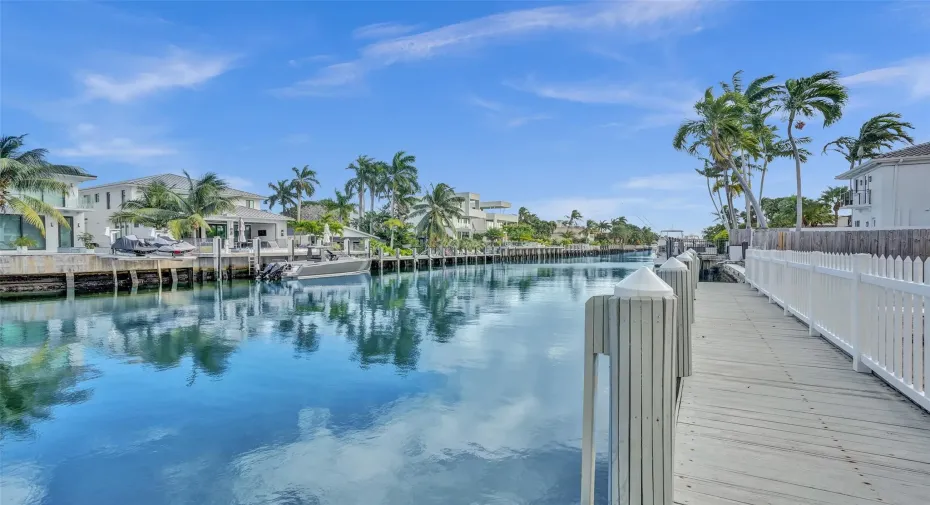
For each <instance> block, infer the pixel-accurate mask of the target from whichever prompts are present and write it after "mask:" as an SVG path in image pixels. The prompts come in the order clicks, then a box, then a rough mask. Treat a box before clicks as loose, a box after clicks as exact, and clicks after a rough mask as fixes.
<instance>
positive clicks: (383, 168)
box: [367, 161, 388, 231]
mask: <svg viewBox="0 0 930 505" xmlns="http://www.w3.org/2000/svg"><path fill="white" fill-rule="evenodd" d="M387 171H388V164H387V163H385V162H383V161H375V162H373V163H372V164H371V166H370V171H369V174H368V177H367V180H368V195H369V198H370V203H371V208H370V209H369V210H371V211H372V212H374V211H375V197H378V196H383V195H384V194H385V192H386V191H387ZM369 231H370V230H369Z"/></svg>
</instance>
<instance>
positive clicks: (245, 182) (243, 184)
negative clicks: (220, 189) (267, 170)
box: [220, 174, 255, 190]
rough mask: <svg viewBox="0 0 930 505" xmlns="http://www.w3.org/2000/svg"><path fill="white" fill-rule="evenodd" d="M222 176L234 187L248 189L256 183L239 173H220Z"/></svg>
mask: <svg viewBox="0 0 930 505" xmlns="http://www.w3.org/2000/svg"><path fill="white" fill-rule="evenodd" d="M220 178H221V179H223V180H225V181H226V183H227V184H229V185H230V187H232V188H233V189H241V190H248V189H249V188H251V187H253V186H254V185H255V183H253V182H252V181H251V180H250V179H246V178H245V177H239V176H238V175H228V174H220Z"/></svg>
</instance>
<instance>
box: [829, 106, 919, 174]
mask: <svg viewBox="0 0 930 505" xmlns="http://www.w3.org/2000/svg"><path fill="white" fill-rule="evenodd" d="M912 129H914V125H912V124H911V123H908V122H905V121H901V114H898V113H897V112H886V113H884V114H879V115H877V116H875V117H873V118H871V119H869V120H868V121H866V122H865V123H863V124H862V126H861V127H860V128H859V136H858V137H840V138H838V139H836V140H834V141H833V142H829V143H827V145H825V146H823V152H824V153H826V152H827V151H828V150H831V151H836V152H838V153H840V154H842V155H843V157H844V158H846V161H848V162H849V169H850V170H852V169H853V167H854V166H855V165H856V162H859V163H860V164H861V163H862V160H865V159H868V158H874V157H875V156H876V155H877V154H878V153H879V152H880V151H881V150H882V149H890V148H892V147H893V146H894V144H895V143H897V142H907V143H908V144H913V143H914V139H913V138H912V137H911V136H910V134H909V133H908V132H907V130H912Z"/></svg>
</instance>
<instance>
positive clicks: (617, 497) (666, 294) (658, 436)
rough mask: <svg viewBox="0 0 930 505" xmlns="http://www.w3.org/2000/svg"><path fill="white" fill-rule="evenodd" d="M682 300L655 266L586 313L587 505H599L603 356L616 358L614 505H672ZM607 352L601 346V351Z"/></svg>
mask: <svg viewBox="0 0 930 505" xmlns="http://www.w3.org/2000/svg"><path fill="white" fill-rule="evenodd" d="M677 304H678V299H677V297H676V296H675V293H674V291H673V290H672V288H671V287H670V286H669V285H668V284H666V283H665V282H664V281H662V279H660V278H659V277H658V276H657V275H656V274H655V273H654V272H653V271H652V269H651V268H648V267H643V268H641V269H639V270H637V271H636V272H634V273H633V274H632V275H630V276H629V277H627V278H626V279H624V280H623V281H621V282H620V283H619V284H618V285H617V286H616V287H615V289H614V296H611V297H605V296H600V297H592V298H591V299H590V300H588V302H587V304H586V306H585V308H586V314H585V316H586V317H585V326H586V331H585V340H586V342H585V354H586V356H585V378H584V379H585V380H584V402H583V408H584V412H583V415H582V419H583V430H582V483H581V503H582V505H591V504H592V503H593V501H594V471H593V470H594V441H593V439H594V437H593V431H594V410H595V409H594V407H595V405H594V403H595V402H594V399H595V397H596V395H595V390H596V374H597V361H596V355H597V354H608V355H609V356H610V409H609V412H610V415H609V416H610V430H609V432H610V447H609V450H608V453H609V459H608V461H609V466H610V468H609V471H608V476H609V480H610V483H609V489H610V498H609V500H608V501H609V503H610V504H612V505H630V504H634V503H635V504H638V505H671V504H672V503H673V499H672V478H673V469H674V467H673V465H672V451H673V441H672V433H673V429H674V424H673V423H674V392H675V383H676V377H675V375H676V374H675V369H674V361H675V354H674V351H675V340H676V316H677V312H676V311H677ZM599 348H600V349H599Z"/></svg>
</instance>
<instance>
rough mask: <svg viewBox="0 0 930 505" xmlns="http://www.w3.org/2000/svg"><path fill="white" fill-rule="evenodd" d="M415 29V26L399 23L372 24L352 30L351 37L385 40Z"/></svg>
mask: <svg viewBox="0 0 930 505" xmlns="http://www.w3.org/2000/svg"><path fill="white" fill-rule="evenodd" d="M416 29H417V26H416V25H402V24H400V23H373V24H370V25H365V26H360V27H358V28H356V29H354V30H352V37H354V38H356V39H385V38H388V37H397V36H400V35H404V34H405V33H410V32H412V31H414V30H416Z"/></svg>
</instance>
